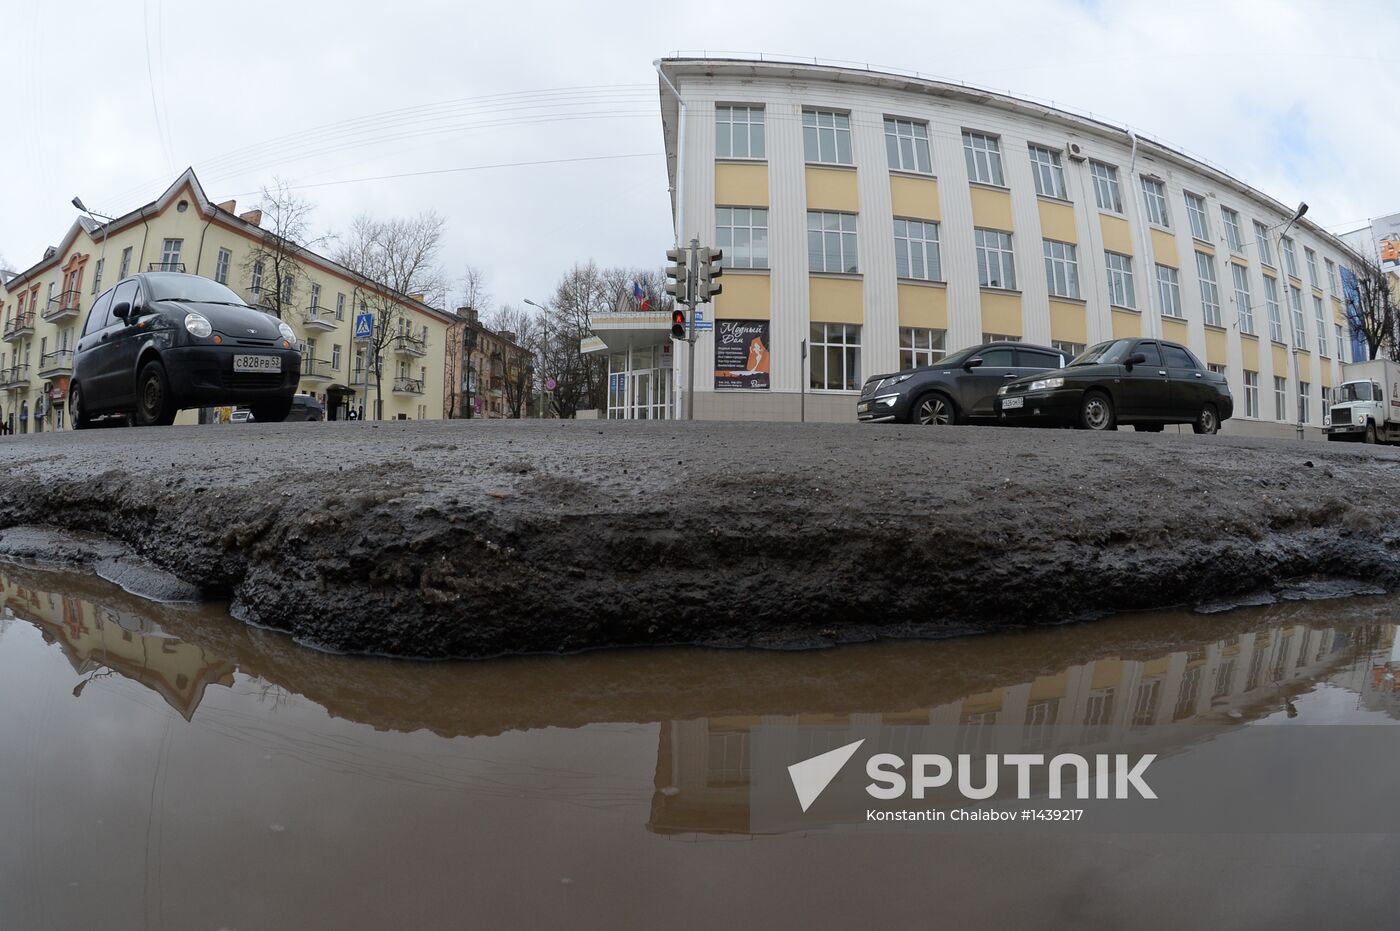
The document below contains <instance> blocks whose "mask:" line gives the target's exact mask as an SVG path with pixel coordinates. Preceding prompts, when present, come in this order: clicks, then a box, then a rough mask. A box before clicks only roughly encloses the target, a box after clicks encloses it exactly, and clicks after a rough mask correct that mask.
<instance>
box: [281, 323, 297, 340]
mask: <svg viewBox="0 0 1400 931" xmlns="http://www.w3.org/2000/svg"><path fill="white" fill-rule="evenodd" d="M277 332H278V333H281V334H282V338H283V339H288V340H291V341H292V342H296V340H297V334H296V331H295V330H293V329H292V328H291V327H289V326H287V324H285V323H278V324H277Z"/></svg>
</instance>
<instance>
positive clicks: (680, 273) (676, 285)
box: [666, 249, 690, 322]
mask: <svg viewBox="0 0 1400 931" xmlns="http://www.w3.org/2000/svg"><path fill="white" fill-rule="evenodd" d="M666 259H667V260H668V261H669V262H670V263H671V264H670V265H668V266H666V293H667V294H669V295H671V296H672V297H674V298H675V299H676V303H677V304H689V303H690V294H689V293H688V289H687V288H686V268H685V250H684V249H667V250H666ZM682 322H684V321H682Z"/></svg>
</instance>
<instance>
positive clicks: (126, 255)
mask: <svg viewBox="0 0 1400 931" xmlns="http://www.w3.org/2000/svg"><path fill="white" fill-rule="evenodd" d="M129 271H131V247H130V246H127V247H126V248H125V249H123V250H122V264H121V267H120V268H119V269H117V279H118V280H120V279H122V278H125V277H126V275H127V272H129Z"/></svg>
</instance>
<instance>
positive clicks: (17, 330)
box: [0, 310, 34, 343]
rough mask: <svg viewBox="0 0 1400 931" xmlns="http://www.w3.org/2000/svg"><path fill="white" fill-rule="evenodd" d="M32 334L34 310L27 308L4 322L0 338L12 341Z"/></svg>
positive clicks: (8, 341)
mask: <svg viewBox="0 0 1400 931" xmlns="http://www.w3.org/2000/svg"><path fill="white" fill-rule="evenodd" d="M33 335H34V311H32V310H27V311H25V312H24V313H22V314H17V315H16V316H15V318H14V319H13V320H11V321H9V322H8V323H6V324H5V330H4V332H3V333H0V339H3V340H4V341H5V342H7V343H10V342H14V341H15V340H17V339H21V338H23V337H25V336H33Z"/></svg>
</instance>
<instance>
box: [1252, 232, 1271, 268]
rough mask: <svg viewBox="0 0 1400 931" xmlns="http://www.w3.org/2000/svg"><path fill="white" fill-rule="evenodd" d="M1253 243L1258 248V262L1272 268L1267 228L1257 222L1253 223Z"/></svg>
mask: <svg viewBox="0 0 1400 931" xmlns="http://www.w3.org/2000/svg"><path fill="white" fill-rule="evenodd" d="M1254 242H1255V243H1256V244H1257V245H1258V246H1259V261H1260V262H1263V263H1264V264H1265V265H1267V266H1269V267H1270V268H1273V267H1274V250H1273V249H1272V248H1271V247H1270V246H1269V228H1268V227H1267V226H1265V225H1264V224H1263V223H1260V222H1259V221H1258V220H1255V221H1254Z"/></svg>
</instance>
